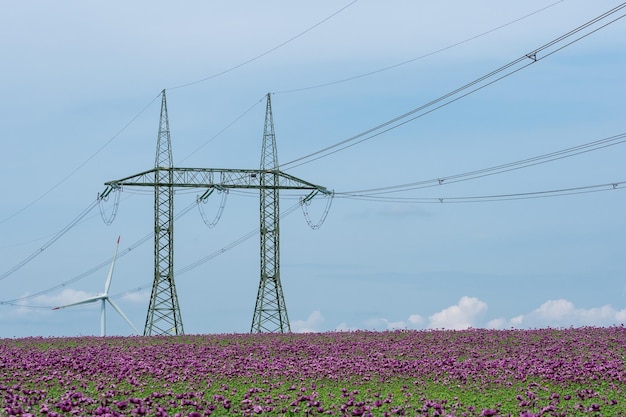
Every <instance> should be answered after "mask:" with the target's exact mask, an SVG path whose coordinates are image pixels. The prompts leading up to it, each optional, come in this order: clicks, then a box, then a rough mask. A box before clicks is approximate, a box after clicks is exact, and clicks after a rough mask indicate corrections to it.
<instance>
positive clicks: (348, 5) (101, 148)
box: [0, 0, 358, 224]
mask: <svg viewBox="0 0 626 417" xmlns="http://www.w3.org/2000/svg"><path fill="white" fill-rule="evenodd" d="M357 1H358V0H353V1H351V2H350V3H348V4H347V5H346V6H344V7H342V8H341V9H339V10H337V11H336V12H334V13H332V14H331V15H330V16H327V17H326V18H324V19H322V20H321V21H319V22H317V23H316V24H314V25H313V26H311V27H309V28H308V29H306V30H304V31H302V32H300V33H298V34H297V35H295V36H293V37H291V38H289V39H288V40H286V41H284V42H282V43H280V44H279V45H277V46H275V47H273V48H270V49H268V50H267V51H265V52H263V53H261V54H259V55H257V56H255V57H253V58H251V59H248V60H247V61H244V62H242V63H240V64H238V65H235V66H234V67H231V68H228V69H226V70H224V71H221V72H219V73H217V74H213V75H211V76H209V77H205V78H202V79H200V80H196V81H193V82H190V83H186V84H181V85H178V86H175V87H171V88H169V90H175V89H180V88H184V87H189V86H192V85H195V84H199V83H202V82H204V81H208V80H210V79H213V78H216V77H218V76H220V75H223V74H226V73H228V72H230V71H233V70H235V69H237V68H240V67H243V66H244V65H247V64H249V63H251V62H253V61H255V60H257V59H259V58H261V57H263V56H265V55H268V54H270V53H271V52H274V51H275V50H277V49H279V48H281V47H283V46H285V45H287V44H288V43H290V42H292V41H294V40H296V39H297V38H299V37H301V36H303V35H304V34H306V33H308V32H310V31H312V30H313V29H315V28H316V27H318V26H320V25H322V24H323V23H325V22H326V21H328V20H330V19H331V18H333V17H335V16H336V15H338V14H339V13H341V12H342V11H344V10H345V9H347V8H348V7H350V6H352V5H353V4H354V3H356V2H357ZM159 97H161V92H159V94H157V95H156V96H155V97H154V98H153V99H152V100H151V101H150V102H149V103H148V104H147V105H146V106H145V107H144V108H143V109H141V110H140V111H139V113H137V114H136V115H135V116H134V117H133V118H131V119H130V120H129V121H128V123H126V124H125V125H124V126H123V127H122V128H121V129H120V130H119V131H118V132H117V133H116V134H114V135H113V136H112V137H111V138H110V139H109V140H108V141H107V142H106V143H105V144H104V145H102V146H101V147H100V148H98V149H97V150H96V151H95V152H94V153H93V154H92V155H91V156H90V157H88V158H87V159H86V160H85V161H83V162H82V163H81V164H80V165H78V166H77V167H76V168H75V169H74V170H72V171H71V172H70V173H69V174H67V175H66V176H65V177H63V178H62V179H61V180H60V181H59V182H57V183H56V184H55V185H54V186H52V187H51V188H50V189H48V190H47V191H46V192H44V193H43V194H42V195H40V196H39V197H37V198H36V199H35V200H33V201H31V202H30V203H28V204H27V205H26V206H24V207H22V208H21V209H19V210H18V211H16V212H14V213H13V214H11V215H9V216H8V217H6V218H4V219H2V220H0V224H3V223H5V222H7V221H8V220H10V219H12V218H14V217H15V216H17V215H18V214H20V213H22V212H24V211H25V210H27V209H28V208H30V207H32V206H33V205H35V204H36V203H37V202H39V201H40V200H42V199H43V198H44V197H45V196H47V195H48V194H50V193H51V192H52V191H54V190H55V189H57V188H58V187H59V186H61V185H62V184H63V183H64V182H65V181H67V180H68V179H69V178H70V177H72V176H73V175H74V174H76V172H78V171H79V170H80V169H81V168H82V167H84V166H85V165H86V164H87V163H88V162H89V161H91V160H92V159H93V158H95V157H96V155H98V154H99V153H100V152H101V151H102V150H103V149H104V148H106V147H107V146H108V145H109V144H110V143H111V142H113V140H115V139H116V138H117V137H118V136H119V135H120V134H121V133H122V132H124V131H125V130H126V129H127V128H128V127H129V126H130V125H131V124H132V123H133V122H134V121H135V120H136V119H137V118H139V116H141V114H143V113H144V112H145V111H146V110H147V109H148V107H150V105H152V103H153V102H154V101H155V100H156V99H157V98H159ZM242 116H243V115H242ZM237 120H238V119H237ZM237 120H235V121H237ZM233 123H234V122H233ZM220 133H221V132H220ZM203 146H204V145H203ZM185 159H186V158H185Z"/></svg>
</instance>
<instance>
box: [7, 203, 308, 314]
mask: <svg viewBox="0 0 626 417" xmlns="http://www.w3.org/2000/svg"><path fill="white" fill-rule="evenodd" d="M195 204H196V203H192V204H191V205H189V206H187V207H186V208H185V209H184V210H183V211H182V212H181V213H180V214H178V215H177V216H176V219H179V218H180V217H182V216H183V215H185V214H186V213H188V212H189V211H190V210H191V209H192V208H193V206H194V205H195ZM299 205H300V203H297V204H295V205H293V206H291V207H289V208H288V209H287V210H285V211H284V212H283V213H281V215H280V216H281V218H283V217H286V216H288V215H290V214H292V213H293V212H294V211H296V210H297V208H298V206H299ZM258 233H259V228H256V229H254V230H251V231H250V232H248V233H246V234H245V235H243V236H241V237H239V238H238V239H236V240H234V241H232V242H230V243H229V244H227V245H225V246H223V247H222V248H220V249H218V250H216V251H214V252H212V253H210V254H209V255H207V256H205V257H203V258H200V259H198V260H197V261H195V262H192V263H191V264H189V265H187V266H185V267H182V268H181V269H179V270H177V271H175V276H180V275H183V274H186V273H187V272H190V271H192V270H193V269H195V268H197V267H199V266H201V265H203V264H205V263H207V262H208V261H210V260H212V259H214V258H216V257H217V256H219V255H221V254H223V253H225V252H227V251H228V250H230V249H233V248H234V247H236V246H239V245H240V244H242V243H244V242H245V241H247V240H249V239H251V238H252V237H254V236H256V235H258ZM153 236H154V233H150V234H148V235H146V236H144V237H143V238H141V239H140V240H138V241H137V242H135V243H134V244H132V245H131V246H129V247H128V248H126V249H125V250H124V251H122V252H120V254H119V255H118V258H121V257H123V256H125V255H127V254H129V253H130V252H131V251H132V250H133V249H135V248H137V247H139V246H140V245H142V244H143V243H145V242H147V241H148V240H149V239H150V238H151V237H153ZM110 263H111V260H110V259H109V260H107V261H104V262H102V263H100V264H98V265H96V266H94V267H93V268H91V269H89V270H87V271H85V272H83V273H81V274H79V275H77V276H75V277H74V278H71V279H69V280H67V281H64V282H62V283H61V284H58V285H55V286H53V287H50V288H47V289H45V290H42V291H38V292H36V293H32V294H29V295H27V296H24V297H19V298H14V299H12V300H5V301H0V305H10V306H15V307H21V308H28V309H50V308H52V306H26V305H23V304H20V303H23V302H24V301H28V300H31V299H33V298H36V297H39V296H41V295H45V294H48V293H51V292H53V291H56V290H59V289H62V288H66V287H67V286H68V285H70V284H73V283H75V282H78V281H80V280H82V279H83V278H86V277H87V276H89V275H91V274H93V273H95V272H97V271H99V270H101V269H103V268H105V267H107V266H109V265H110ZM151 286H152V282H148V283H144V284H142V285H140V286H139V287H135V288H133V289H131V290H127V291H124V292H121V293H118V294H116V295H113V296H111V298H121V297H124V296H126V295H129V294H133V293H136V292H139V291H142V290H144V289H146V288H149V287H151Z"/></svg>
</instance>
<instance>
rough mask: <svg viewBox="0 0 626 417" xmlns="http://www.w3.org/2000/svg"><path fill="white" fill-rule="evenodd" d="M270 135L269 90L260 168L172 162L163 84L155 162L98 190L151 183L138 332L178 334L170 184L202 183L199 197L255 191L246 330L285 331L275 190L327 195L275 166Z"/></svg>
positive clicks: (273, 141)
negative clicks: (149, 269) (255, 265)
mask: <svg viewBox="0 0 626 417" xmlns="http://www.w3.org/2000/svg"><path fill="white" fill-rule="evenodd" d="M276 155H277V153H276V138H275V135H274V122H273V120H272V105H271V102H270V95H269V94H268V95H267V107H266V111H265V128H264V132H263V151H262V154H261V169H218V168H177V167H174V166H173V165H172V147H171V139H170V128H169V122H168V117H167V104H166V101H165V90H163V92H162V100H161V119H160V124H159V138H158V143H157V153H156V160H155V167H154V168H153V169H150V170H148V171H143V172H140V173H138V174H135V175H131V176H129V177H125V178H122V179H118V180H114V181H108V182H106V183H105V185H106V186H107V188H106V189H105V190H104V192H103V193H102V195H108V194H109V193H110V192H112V190H118V191H119V190H121V189H122V187H151V188H153V189H154V283H153V285H152V294H151V296H150V305H149V306H148V316H147V317H146V325H145V328H144V335H146V336H149V335H179V334H184V331H183V322H182V318H181V315H180V308H179V305H178V296H177V295H176V285H175V284H174V188H175V187H186V188H204V189H206V192H205V193H204V194H203V196H202V197H199V199H204V198H206V197H208V196H209V195H211V192H212V191H213V190H222V191H223V190H228V189H246V190H259V192H260V218H261V222H260V223H261V224H260V231H261V277H260V282H259V292H258V294H257V299H256V305H255V308H254V316H253V318H252V327H251V329H250V331H251V332H257V333H261V332H289V331H290V330H291V329H290V327H289V318H288V317H287V308H286V306H285V300H284V297H283V289H282V286H281V283H280V258H279V254H280V253H279V224H278V219H279V215H280V211H279V207H278V201H279V194H278V193H279V190H291V191H295V190H300V191H308V192H309V194H308V196H307V197H306V198H304V199H303V200H301V201H302V202H308V201H310V199H312V198H313V197H314V196H315V195H317V194H318V193H322V194H325V195H332V193H331V192H329V191H328V190H327V189H326V188H325V187H322V186H319V185H315V184H312V183H310V182H307V181H304V180H302V179H300V178H296V177H294V176H293V175H289V174H286V173H284V172H281V171H280V170H279V169H278V158H277V156H276Z"/></svg>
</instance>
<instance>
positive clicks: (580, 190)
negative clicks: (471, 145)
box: [337, 181, 626, 204]
mask: <svg viewBox="0 0 626 417" xmlns="http://www.w3.org/2000/svg"><path fill="white" fill-rule="evenodd" d="M625 185H626V181H616V182H610V183H604V184H595V185H586V186H580V187H572V188H561V189H555V190H543V191H531V192H525V193H509V194H494V195H482V196H466V197H433V198H430V197H428V198H422V197H381V196H376V195H368V194H363V195H358V194H346V195H338V196H337V197H338V198H348V199H352V200H362V201H376V202H385V203H410V204H427V203H436V204H442V203H485V202H493V201H505V200H527V199H533V198H546V197H561V196H566V195H573V194H586V193H594V192H602V191H612V190H617V189H626V186H625Z"/></svg>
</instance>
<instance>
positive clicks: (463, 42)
mask: <svg viewBox="0 0 626 417" xmlns="http://www.w3.org/2000/svg"><path fill="white" fill-rule="evenodd" d="M564 1H565V0H559V1H557V2H555V3H552V4H549V5H547V6H545V7H542V8H541V9H539V10H535V11H534V12H532V13H529V14H527V15H524V16H522V17H519V18H517V19H515V20H511V21H510V22H508V23H504V24H502V25H500V26H497V27H495V28H492V29H489V30H487V31H485V32H482V33H479V34H478V35H474V36H472V37H469V38H467V39H464V40H462V41H459V42H455V43H453V44H451V45H448V46H445V47H443V48H439V49H436V50H434V51H431V52H428V53H425V54H423V55H420V56H418V57H415V58H411V59H409V60H406V61H403V62H400V63H397V64H394V65H389V66H387V67H383V68H379V69H377V70H374V71H370V72H366V73H363V74H359V75H354V76H352V77H348V78H342V79H340V80H335V81H331V82H327V83H323V84H316V85H311V86H308V87H301V88H294V89H291V90H283V91H276V92H275V93H274V94H287V93H295V92H300V91H306V90H313V89H316V88H322V87H329V86H331V85H336V84H341V83H344V82H348V81H354V80H358V79H360V78H364V77H369V76H370V75H374V74H378V73H381V72H384V71H388V70H390V69H394V68H398V67H401V66H403V65H407V64H410V63H412V62H415V61H418V60H421V59H424V58H428V57H430V56H433V55H436V54H438V53H441V52H444V51H447V50H448V49H452V48H455V47H457V46H459V45H463V44H465V43H468V42H471V41H473V40H475V39H478V38H481V37H483V36H485V35H488V34H490V33H493V32H496V31H498V30H500V29H503V28H505V27H507V26H510V25H512V24H514V23H517V22H520V21H522V20H524V19H527V18H529V17H531V16H534V15H536V14H538V13H541V12H543V11H545V10H547V9H549V8H551V7H554V6H556V5H557V4H559V3H563V2H564Z"/></svg>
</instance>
